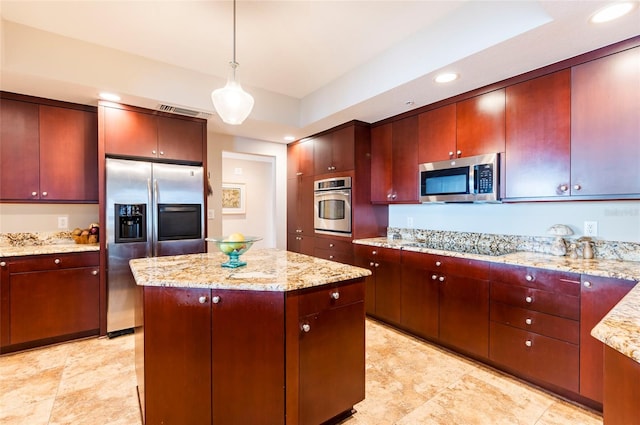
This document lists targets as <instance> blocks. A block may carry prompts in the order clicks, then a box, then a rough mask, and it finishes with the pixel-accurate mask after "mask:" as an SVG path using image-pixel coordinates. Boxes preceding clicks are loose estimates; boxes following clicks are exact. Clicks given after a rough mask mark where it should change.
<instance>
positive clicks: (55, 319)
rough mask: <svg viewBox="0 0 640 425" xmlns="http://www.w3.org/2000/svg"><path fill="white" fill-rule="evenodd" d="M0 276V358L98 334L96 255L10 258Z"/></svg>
mask: <svg viewBox="0 0 640 425" xmlns="http://www.w3.org/2000/svg"><path fill="white" fill-rule="evenodd" d="M0 273H1V279H0V295H1V298H0V300H1V301H0V303H1V304H0V319H1V323H2V324H1V326H0V352H1V353H6V352H11V351H17V350H23V349H26V348H32V347H37V346H41V345H46V344H52V343H56V342H61V341H67V340H70V339H75V338H80V337H85V336H90V335H98V333H99V328H100V325H99V308H100V307H99V306H100V290H99V279H100V277H99V267H98V253H97V252H90V253H74V254H51V255H38V256H27V257H10V258H6V259H4V260H3V261H2V266H1V267H0Z"/></svg>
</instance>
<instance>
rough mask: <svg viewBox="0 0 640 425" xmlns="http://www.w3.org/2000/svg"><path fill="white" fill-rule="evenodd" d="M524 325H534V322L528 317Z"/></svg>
mask: <svg viewBox="0 0 640 425" xmlns="http://www.w3.org/2000/svg"><path fill="white" fill-rule="evenodd" d="M524 323H526V324H527V325H530V324H532V323H533V320H531V319H530V318H529V317H527V318H526V319H525V320H524Z"/></svg>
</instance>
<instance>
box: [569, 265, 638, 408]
mask: <svg viewBox="0 0 640 425" xmlns="http://www.w3.org/2000/svg"><path fill="white" fill-rule="evenodd" d="M635 285H636V282H634V281H631V280H621V279H610V278H604V277H596V276H586V275H583V276H582V286H581V294H580V394H581V395H583V396H585V397H588V398H590V399H591V400H595V401H597V402H599V403H602V401H603V398H602V397H603V395H602V389H603V377H602V370H603V367H604V363H603V354H602V353H603V344H602V343H601V342H600V341H598V340H597V339H595V338H594V337H592V336H591V329H593V328H594V327H595V326H596V325H597V324H598V322H600V320H602V318H603V317H604V316H605V315H606V314H607V313H608V312H609V311H610V310H611V309H612V308H613V307H614V306H615V305H616V304H617V303H618V302H619V301H620V300H621V299H622V298H623V297H624V296H625V295H626V294H627V293H628V292H629V291H630V290H631V289H633V287H634V286H635Z"/></svg>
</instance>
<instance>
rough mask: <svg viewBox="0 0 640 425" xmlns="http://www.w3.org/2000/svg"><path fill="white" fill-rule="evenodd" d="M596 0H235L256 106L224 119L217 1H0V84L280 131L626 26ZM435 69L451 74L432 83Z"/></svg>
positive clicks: (425, 94)
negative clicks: (241, 119) (103, 97)
mask: <svg viewBox="0 0 640 425" xmlns="http://www.w3.org/2000/svg"><path fill="white" fill-rule="evenodd" d="M607 3H609V2H607V1H597V0H596V1H538V0H521V1H457V0H451V1H397V0H387V1H306V0H292V1H264V0H258V1H245V0H238V3H237V61H238V62H239V63H240V67H239V69H238V76H239V80H240V82H241V83H242V85H243V87H244V88H245V90H247V91H248V92H250V93H251V94H252V95H253V96H254V97H255V101H256V106H255V108H254V110H253V112H252V114H251V116H250V117H249V119H248V120H247V121H245V123H244V124H242V125H240V126H229V125H226V124H223V123H222V121H221V120H220V118H219V117H218V116H216V115H215V114H214V110H213V106H212V104H211V99H210V93H211V91H212V90H213V89H215V88H218V87H221V86H223V85H224V83H225V80H226V75H227V72H228V69H229V66H228V63H229V61H230V60H231V58H232V22H233V21H232V3H231V2H230V1H186V0H173V1H138V0H128V1H113V0H110V1H104V0H103V1H100V0H93V1H55V0H46V1H31V0H16V1H11V0H0V13H1V15H2V21H1V27H0V31H2V57H1V58H2V62H1V64H0V65H1V74H0V77H1V80H0V89H2V90H5V91H13V92H18V93H25V94H30V95H36V96H43V97H48V98H53V99H59V100H66V101H71V102H77V103H84V104H91V105H95V104H97V94H98V92H100V91H103V90H107V91H112V92H116V93H118V94H120V95H121V97H122V102H123V103H128V104H132V105H137V106H142V107H147V108H153V109H156V108H157V107H158V105H159V104H161V103H162V104H169V105H173V106H178V107H186V108H189V109H194V110H198V111H202V112H208V113H212V114H214V115H213V116H212V117H211V118H210V119H209V129H210V130H212V131H215V132H218V133H224V134H232V135H236V136H239V137H249V138H255V139H260V140H268V141H274V142H279V143H282V142H284V140H283V137H284V136H285V135H292V136H294V137H296V138H301V137H304V136H308V135H310V134H313V133H315V132H318V131H321V130H324V129H327V128H330V127H332V126H334V125H338V124H341V123H343V122H346V121H349V120H352V119H359V120H362V121H366V122H375V121H378V120H381V119H384V118H387V117H389V116H393V115H396V114H399V113H402V112H405V111H407V110H409V109H413V108H416V107H419V106H422V105H426V104H430V103H433V102H435V101H438V100H441V99H444V98H447V97H450V96H453V95H456V94H459V93H463V92H466V91H469V90H472V89H475V88H478V87H481V86H483V85H486V84H490V83H492V82H496V81H499V80H502V79H505V78H508V77H511V76H514V75H518V74H521V73H523V72H526V71H529V70H532V69H536V68H539V67H541V66H544V65H547V64H550V63H554V62H557V61H560V60H563V59H566V58H569V57H572V56H575V55H578V54H581V53H584V52H587V51H590V50H594V49H596V48H599V47H602V46H606V45H609V44H612V43H614V42H617V41H621V40H625V39H628V38H631V37H633V36H637V35H639V34H640V7H638V5H637V4H636V7H635V8H634V10H633V12H632V13H631V14H630V15H627V16H626V17H624V18H622V19H621V20H619V21H616V22H612V23H608V24H603V25H600V26H595V25H593V24H591V23H589V22H588V18H589V16H590V15H591V14H592V13H593V12H595V11H596V10H598V9H599V8H601V7H602V6H604V5H605V4H607ZM636 3H637V2H636ZM442 70H450V71H455V72H458V73H459V74H460V75H461V78H460V79H459V80H458V81H456V82H454V83H450V84H448V85H446V86H436V85H435V84H434V83H433V81H432V79H433V76H434V75H435V74H436V73H437V72H439V71H442ZM407 101H412V102H414V103H413V105H409V106H408V105H407V104H406V102H407Z"/></svg>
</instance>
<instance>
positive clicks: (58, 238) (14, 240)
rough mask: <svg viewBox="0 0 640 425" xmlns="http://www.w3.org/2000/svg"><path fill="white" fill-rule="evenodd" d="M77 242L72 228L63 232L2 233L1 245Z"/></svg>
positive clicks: (41, 244)
mask: <svg viewBox="0 0 640 425" xmlns="http://www.w3.org/2000/svg"><path fill="white" fill-rule="evenodd" d="M72 243H75V242H74V240H73V238H72V237H71V230H67V231H61V232H15V233H0V246H43V245H60V244H72Z"/></svg>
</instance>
